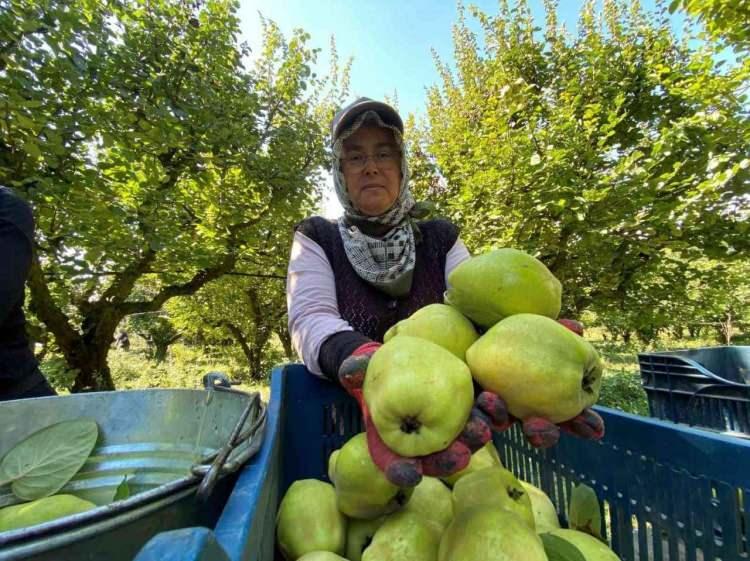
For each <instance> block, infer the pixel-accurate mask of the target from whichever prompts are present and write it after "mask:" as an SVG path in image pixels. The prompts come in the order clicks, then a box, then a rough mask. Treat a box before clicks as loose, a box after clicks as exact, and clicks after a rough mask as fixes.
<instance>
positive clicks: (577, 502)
mask: <svg viewBox="0 0 750 561" xmlns="http://www.w3.org/2000/svg"><path fill="white" fill-rule="evenodd" d="M568 526H569V527H570V528H571V529H573V530H578V531H580V532H586V533H587V534H590V535H592V536H594V537H595V538H597V539H599V540H601V539H602V511H601V509H600V507H599V498H598V497H597V496H596V491H594V490H593V489H592V488H591V487H589V486H588V485H584V484H583V483H581V484H580V485H576V486H575V487H573V492H572V493H571V496H570V505H569V506H568Z"/></svg>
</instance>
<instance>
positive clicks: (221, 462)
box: [192, 384, 266, 501]
mask: <svg viewBox="0 0 750 561" xmlns="http://www.w3.org/2000/svg"><path fill="white" fill-rule="evenodd" d="M210 389H217V390H219V391H230V392H236V391H237V390H232V389H229V388H227V387H226V386H224V385H223V384H215V385H214V384H212V385H211V388H210ZM238 393H244V392H238ZM245 395H247V394H245ZM249 397H250V399H249V400H248V402H247V405H246V406H245V408H244V409H243V411H242V413H241V414H240V416H239V418H238V419H237V424H236V425H235V426H234V429H232V433H231V434H230V435H229V438H228V439H227V442H226V443H225V444H224V446H222V447H221V448H220V449H219V450H218V451H217V452H215V457H214V458H213V461H212V462H211V465H210V467H208V468H207V466H205V465H199V466H193V470H192V471H193V473H195V474H196V475H200V474H201V473H204V475H203V480H202V481H201V483H200V485H199V487H198V491H197V497H198V499H199V500H202V501H205V500H206V499H208V497H209V496H210V495H211V492H212V491H213V489H214V487H215V486H216V483H217V481H218V480H219V477H220V476H221V475H223V473H225V472H228V471H234V469H236V468H237V465H236V462H231V463H229V464H228V463H227V459H228V458H229V455H230V454H231V453H232V451H233V450H234V449H235V447H236V446H237V445H238V444H239V443H240V442H244V441H245V440H247V439H248V438H253V437H254V436H255V434H256V433H257V432H258V429H259V428H260V427H261V426H263V425H265V420H266V406H265V404H264V403H263V402H262V401H261V400H260V394H259V393H257V392H255V393H252V394H250V395H249ZM255 408H257V409H258V416H257V417H256V418H255V420H254V421H253V423H252V424H251V425H250V426H249V427H248V428H247V429H246V430H245V431H242V427H243V425H244V424H245V422H246V421H247V418H248V417H249V416H250V413H251V411H253V409H255ZM240 431H242V432H240ZM254 440H258V439H254ZM254 444H255V445H252V444H251V447H250V448H251V451H250V452H249V453H246V454H243V456H246V457H245V458H244V459H243V462H244V461H246V460H247V459H248V458H249V457H250V456H252V455H253V454H254V453H255V452H257V450H258V448H260V443H259V442H258V443H254ZM211 456H214V454H212V455H211ZM211 456H209V457H208V458H205V459H204V461H208V460H209V459H211ZM225 468H226V469H225Z"/></svg>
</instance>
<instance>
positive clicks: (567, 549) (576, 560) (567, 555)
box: [539, 533, 586, 561]
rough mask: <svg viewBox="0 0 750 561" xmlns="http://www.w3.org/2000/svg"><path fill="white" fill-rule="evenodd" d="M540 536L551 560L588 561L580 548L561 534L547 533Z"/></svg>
mask: <svg viewBox="0 0 750 561" xmlns="http://www.w3.org/2000/svg"><path fill="white" fill-rule="evenodd" d="M539 537H540V538H542V544H543V545H544V552H545V553H546V554H547V559H548V560H549V561H586V558H585V557H584V556H583V554H582V553H581V550H580V549H578V548H577V547H576V546H574V545H573V544H572V543H570V542H569V541H567V540H564V539H562V538H561V537H560V536H556V535H554V534H549V533H545V534H541V535H540V536H539Z"/></svg>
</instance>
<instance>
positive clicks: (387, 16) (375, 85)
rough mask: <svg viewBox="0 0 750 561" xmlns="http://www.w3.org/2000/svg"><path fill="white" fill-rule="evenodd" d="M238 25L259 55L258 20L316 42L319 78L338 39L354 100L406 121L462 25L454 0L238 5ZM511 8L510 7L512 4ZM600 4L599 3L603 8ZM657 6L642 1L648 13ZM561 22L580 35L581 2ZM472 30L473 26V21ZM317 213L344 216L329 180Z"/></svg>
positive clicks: (484, 5) (567, 0) (488, 3)
mask: <svg viewBox="0 0 750 561" xmlns="http://www.w3.org/2000/svg"><path fill="white" fill-rule="evenodd" d="M240 1H241V6H240V11H239V14H238V15H239V17H240V21H241V27H242V34H243V40H244V41H247V43H248V44H249V45H250V47H251V48H252V49H253V51H254V52H259V47H260V44H261V31H260V30H261V25H260V18H259V16H258V13H259V12H260V13H261V14H263V16H264V17H266V18H267V19H270V20H273V21H275V22H276V23H277V24H278V25H279V27H280V28H281V30H282V32H283V33H284V35H285V36H287V37H288V36H289V35H290V33H291V32H292V30H293V29H295V28H302V29H304V30H305V31H307V32H308V33H309V34H310V36H311V38H310V42H309V46H311V47H317V48H320V49H321V53H320V55H319V59H318V65H317V68H316V69H315V71H316V72H318V73H324V72H326V71H328V61H329V55H330V49H329V43H330V38H331V36H332V35H333V36H334V37H335V39H336V48H337V50H338V54H339V59H340V61H342V63H343V61H345V60H346V59H348V58H349V57H353V59H354V60H353V63H352V73H351V94H352V96H351V99H352V100H353V99H355V98H357V97H359V96H367V97H372V98H375V99H383V98H384V96H386V95H387V96H390V97H393V95H394V93H396V94H397V96H398V109H399V112H400V113H401V114H402V116H404V117H406V115H407V114H409V113H414V114H416V115H417V116H421V115H423V114H424V107H425V89H426V88H427V87H428V86H431V85H433V84H437V83H439V77H438V74H437V71H436V69H435V63H434V61H433V58H432V54H431V52H432V49H434V50H435V51H436V52H437V53H438V55H439V56H440V57H441V59H442V60H443V61H445V62H448V63H451V62H452V58H453V56H452V55H453V40H452V37H451V31H452V26H453V24H454V23H455V21H456V19H457V14H458V10H457V2H455V1H454V0H240ZM510 1H511V2H512V1H513V0H510ZM599 3H601V0H599ZM654 3H655V0H642V1H641V5H642V6H644V7H646V8H647V9H653V8H654ZM469 4H473V5H476V6H477V7H479V8H480V9H481V10H482V11H483V12H485V13H487V14H491V15H494V14H496V13H497V11H498V10H497V6H498V2H497V0H474V1H473V2H471V1H468V0H467V1H466V2H465V5H469ZM559 4H560V6H559V8H558V20H559V21H560V23H564V24H565V25H566V27H567V29H568V30H569V31H571V32H573V31H575V29H576V24H577V21H578V14H579V12H580V9H581V7H582V5H583V4H584V1H583V0H560V1H559ZM529 6H530V8H531V10H532V13H533V14H534V17H535V18H536V19H537V21H538V24H539V25H540V26H541V27H543V26H544V8H543V3H542V0H529ZM469 21H470V22H471V19H470V20H469ZM681 22H682V18H681V17H677V18H674V21H673V28H676V29H679V26H681V25H682V23H681ZM326 183H327V185H328V187H327V188H326V189H324V191H323V200H322V201H321V208H320V212H321V214H322V215H324V216H326V217H329V218H334V217H337V216H339V215H340V213H341V211H342V208H341V206H340V205H339V203H338V200H337V199H336V197H335V195H334V191H333V185H332V184H333V182H332V181H331V178H330V177H327V178H326Z"/></svg>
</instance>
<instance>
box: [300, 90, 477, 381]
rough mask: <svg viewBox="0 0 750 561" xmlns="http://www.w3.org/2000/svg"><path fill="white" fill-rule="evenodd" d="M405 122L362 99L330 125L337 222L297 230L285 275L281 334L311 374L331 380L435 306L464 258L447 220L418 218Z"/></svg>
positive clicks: (309, 223)
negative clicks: (361, 352)
mask: <svg viewBox="0 0 750 561" xmlns="http://www.w3.org/2000/svg"><path fill="white" fill-rule="evenodd" d="M402 133H403V124H402V121H401V118H400V117H399V115H398V113H396V111H395V110H394V109H393V108H391V107H390V106H388V105H386V104H385V103H380V102H377V101H372V100H369V99H367V98H360V99H358V100H357V101H355V102H354V103H353V104H351V105H349V106H348V107H346V108H344V109H343V110H342V111H340V112H339V113H338V114H337V115H336V117H335V118H334V121H333V126H332V140H333V154H334V163H333V181H334V185H335V188H336V195H337V196H338V199H339V201H340V202H341V206H342V207H343V208H344V216H342V217H341V218H340V219H339V220H338V221H336V222H331V221H328V220H325V219H323V218H320V217H313V218H308V219H307V220H304V221H303V222H302V223H301V224H299V225H298V226H297V229H296V232H295V235H294V241H293V244H292V251H291V259H290V262H289V271H288V276H287V299H288V305H289V331H290V333H291V335H292V341H293V343H294V346H295V348H296V350H297V351H298V352H299V354H300V356H301V357H302V359H303V361H304V363H305V365H306V366H307V368H308V369H309V370H310V371H311V372H312V373H314V374H317V375H322V376H326V377H328V378H330V379H332V380H337V375H338V369H339V367H340V365H341V362H342V361H343V360H344V358H346V357H347V356H349V355H350V354H351V353H352V351H354V350H355V349H356V348H357V347H359V346H360V345H362V344H363V343H366V342H369V341H382V340H383V335H384V334H385V332H386V331H387V330H388V328H389V327H391V326H392V325H393V324H395V323H396V322H398V321H400V320H402V319H404V318H407V317H409V316H410V315H411V314H412V313H414V312H415V311H417V310H418V309H419V308H421V307H423V306H426V305H427V304H433V303H436V302H442V301H443V292H444V291H445V288H446V278H447V275H448V273H450V271H451V270H452V269H453V268H454V267H455V266H456V265H458V264H459V263H461V262H462V261H464V260H465V259H467V258H468V257H469V252H468V251H467V249H466V247H465V246H464V244H463V243H462V242H461V240H460V239H459V237H458V230H457V229H456V227H455V226H454V225H453V224H451V223H450V222H448V221H446V220H428V221H425V222H417V221H416V217H417V216H420V215H421V214H420V213H421V212H422V207H421V206H420V205H415V202H414V199H413V198H412V195H411V192H410V190H409V168H408V165H407V160H406V157H405V153H404V146H403V142H402Z"/></svg>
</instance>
